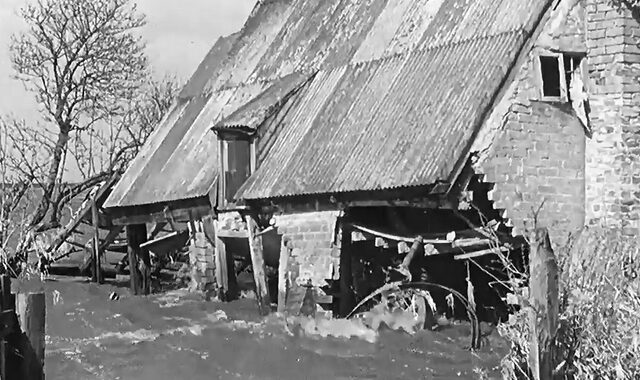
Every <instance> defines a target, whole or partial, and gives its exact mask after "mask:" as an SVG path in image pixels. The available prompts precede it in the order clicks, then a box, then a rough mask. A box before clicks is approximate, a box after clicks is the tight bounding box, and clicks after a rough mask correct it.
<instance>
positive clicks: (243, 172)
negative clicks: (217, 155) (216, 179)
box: [224, 140, 251, 202]
mask: <svg viewBox="0 0 640 380" xmlns="http://www.w3.org/2000/svg"><path fill="white" fill-rule="evenodd" d="M225 145H226V149H225V154H226V157H225V158H226V162H225V165H224V177H225V189H224V197H225V199H226V200H227V202H233V196H234V194H235V193H236V192H237V191H238V189H240V186H242V184H243V183H244V181H246V180H247V178H249V176H250V175H251V142H250V141H248V140H228V141H226V142H225Z"/></svg>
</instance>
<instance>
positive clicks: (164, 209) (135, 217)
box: [109, 197, 212, 225]
mask: <svg viewBox="0 0 640 380" xmlns="http://www.w3.org/2000/svg"><path fill="white" fill-rule="evenodd" d="M211 210H212V207H211V203H210V201H209V199H208V197H201V198H194V199H187V200H180V201H175V202H170V203H154V204H150V205H141V206H131V207H114V208H110V209H109V214H110V216H111V219H112V222H113V224H114V225H129V224H144V223H163V222H188V221H190V220H196V219H201V218H204V217H205V216H207V215H210V214H211Z"/></svg>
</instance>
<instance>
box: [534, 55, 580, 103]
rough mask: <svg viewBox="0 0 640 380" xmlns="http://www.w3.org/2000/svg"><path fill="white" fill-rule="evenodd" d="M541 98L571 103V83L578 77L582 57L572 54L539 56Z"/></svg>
mask: <svg viewBox="0 0 640 380" xmlns="http://www.w3.org/2000/svg"><path fill="white" fill-rule="evenodd" d="M539 59H540V74H541V76H542V78H541V79H542V98H543V100H551V101H563V102H566V101H569V102H570V101H571V91H570V89H571V83H572V80H573V78H574V75H580V71H579V70H578V69H579V68H580V62H581V61H582V56H579V55H572V54H549V55H541V56H540V57H539Z"/></svg>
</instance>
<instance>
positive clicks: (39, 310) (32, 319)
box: [16, 293, 46, 380]
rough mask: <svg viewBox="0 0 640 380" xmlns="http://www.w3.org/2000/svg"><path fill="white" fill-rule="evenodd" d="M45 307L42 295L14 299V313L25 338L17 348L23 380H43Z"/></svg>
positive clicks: (21, 295) (35, 294)
mask: <svg viewBox="0 0 640 380" xmlns="http://www.w3.org/2000/svg"><path fill="white" fill-rule="evenodd" d="M45 305H46V304H45V295H44V293H29V294H22V293H19V294H18V295H17V297H16V313H17V314H18V319H19V320H20V326H21V328H22V331H23V338H26V339H22V340H21V341H20V346H21V347H19V350H20V352H21V353H22V360H21V362H22V363H21V366H20V368H21V375H22V378H23V379H29V380H35V379H44V345H45V330H44V327H45V314H46V306H45Z"/></svg>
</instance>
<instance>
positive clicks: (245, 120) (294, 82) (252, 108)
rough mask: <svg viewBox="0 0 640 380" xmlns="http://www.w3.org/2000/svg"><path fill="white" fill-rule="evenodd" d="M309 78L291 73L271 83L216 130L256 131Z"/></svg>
mask: <svg viewBox="0 0 640 380" xmlns="http://www.w3.org/2000/svg"><path fill="white" fill-rule="evenodd" d="M308 80H309V76H308V75H305V74H301V73H293V74H290V75H287V76H285V77H284V78H281V79H278V80H276V81H274V82H273V84H271V85H270V86H269V87H268V88H267V89H266V90H264V91H263V92H262V93H261V94H260V95H258V96H256V97H255V98H253V99H252V100H251V101H249V102H248V103H246V104H245V105H243V106H242V107H240V108H239V109H238V110H237V111H235V112H234V113H232V114H231V115H229V116H228V117H226V118H224V119H223V120H222V121H220V122H219V123H218V124H216V127H217V128H238V127H247V128H249V129H250V130H254V131H255V130H256V129H257V128H258V126H260V124H262V123H263V122H264V121H265V120H266V119H267V118H268V117H269V116H270V115H272V114H273V113H274V112H275V111H277V110H278V109H280V108H281V107H282V104H284V102H286V101H287V99H288V98H289V97H290V96H291V95H292V94H294V93H295V92H296V91H297V90H299V89H300V87H302V86H303V85H304V84H305V83H306V82H307V81H308Z"/></svg>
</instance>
